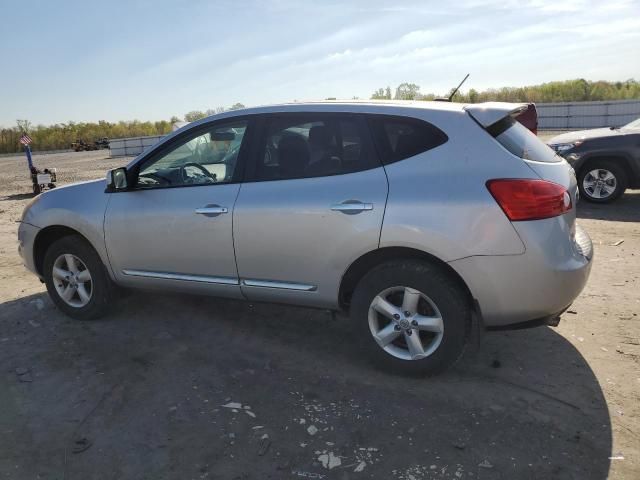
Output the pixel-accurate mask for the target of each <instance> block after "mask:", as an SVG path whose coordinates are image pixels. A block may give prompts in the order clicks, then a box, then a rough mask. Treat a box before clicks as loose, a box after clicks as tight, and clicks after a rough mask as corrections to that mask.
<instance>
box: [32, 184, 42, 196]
mask: <svg viewBox="0 0 640 480" xmlns="http://www.w3.org/2000/svg"><path fill="white" fill-rule="evenodd" d="M41 191H42V189H41V188H40V185H39V184H37V183H34V184H33V194H34V195H39V194H40V192H41Z"/></svg>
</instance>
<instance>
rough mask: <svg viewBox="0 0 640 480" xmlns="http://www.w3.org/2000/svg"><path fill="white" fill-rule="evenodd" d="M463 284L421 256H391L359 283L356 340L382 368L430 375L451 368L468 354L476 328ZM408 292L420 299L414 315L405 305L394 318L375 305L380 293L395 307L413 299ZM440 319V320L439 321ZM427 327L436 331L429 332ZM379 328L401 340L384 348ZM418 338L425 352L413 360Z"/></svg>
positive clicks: (355, 306) (353, 313) (354, 302)
mask: <svg viewBox="0 0 640 480" xmlns="http://www.w3.org/2000/svg"><path fill="white" fill-rule="evenodd" d="M458 283H459V282H457V281H456V280H455V279H454V278H453V277H452V276H451V275H450V274H449V273H448V272H446V271H445V270H443V269H442V268H441V267H439V266H437V265H432V264H429V263H426V262H421V261H416V260H398V261H390V262H386V263H383V264H381V265H379V266H377V267H375V268H373V269H372V270H371V271H369V272H368V273H367V274H366V275H365V276H364V277H363V278H362V279H361V280H360V282H359V283H358V285H357V287H356V289H355V292H354V294H353V298H352V302H351V317H352V322H353V325H354V330H355V334H356V341H357V342H358V343H359V344H360V347H361V348H362V350H363V351H364V352H365V353H366V354H367V355H368V357H369V358H370V359H371V360H372V361H373V362H374V363H375V364H376V365H377V366H379V367H381V368H384V369H388V370H393V371H396V372H400V373H405V374H412V375H424V376H430V375H436V374H438V373H441V372H443V371H445V370H446V369H447V368H449V367H451V366H452V365H454V364H455V363H456V362H457V361H458V359H459V358H460V357H461V356H462V354H463V352H464V350H465V347H466V344H467V339H468V336H469V332H470V325H471V308H470V302H469V298H468V295H467V294H466V292H465V291H464V290H463V289H462V288H461V287H460V286H459V284H458ZM407 288H408V290H407ZM400 289H402V290H400ZM416 292H417V293H416ZM405 297H407V298H416V297H417V298H418V300H417V307H416V308H414V309H413V310H414V311H413V312H409V313H412V315H410V316H405V315H404V311H403V309H402V308H399V311H396V310H393V311H394V312H397V313H396V315H399V316H400V318H399V319H397V318H396V319H395V320H391V317H390V316H389V315H388V314H386V315H383V314H381V313H379V310H380V309H382V310H385V309H386V307H379V306H378V307H373V304H374V302H375V303H376V304H377V303H378V302H379V300H378V299H379V298H383V299H384V300H386V301H387V302H388V303H390V304H391V306H392V307H394V308H397V307H398V306H400V307H402V306H405V305H408V304H410V303H411V301H409V302H408V304H405V303H404V299H405ZM416 314H417V315H421V316H417V315H416ZM429 317H431V318H429ZM437 318H439V319H440V320H439V321H438V320H434V319H437ZM412 319H420V327H418V326H417V325H416V324H417V323H418V321H417V320H415V322H416V323H415V324H411V323H410V322H412V321H413V320H412ZM403 320H404V321H403ZM425 320H426V321H425ZM407 322H409V323H410V326H407ZM427 324H428V325H427ZM414 326H415V328H414ZM423 326H428V327H429V330H431V331H423V330H422V328H423ZM385 328H386V329H387V330H385ZM391 329H393V330H394V332H392V331H391ZM438 329H440V331H439V332H437V330H438ZM374 330H377V331H378V332H379V337H383V336H385V335H389V337H387V338H391V337H393V336H395V339H394V340H393V341H392V342H390V343H387V346H386V347H383V346H381V345H380V344H379V343H378V341H376V339H375V338H374V333H373V332H374ZM409 330H411V331H412V333H408V332H409ZM385 332H386V333H385ZM416 335H417V336H416ZM416 339H417V340H419V341H420V344H421V347H423V352H424V354H425V355H424V356H422V357H421V358H417V359H412V358H409V357H411V356H413V355H412V352H410V351H409V343H407V341H411V342H414V341H416ZM382 343H384V342H382ZM415 351H416V350H415V349H414V353H415ZM418 351H420V350H418ZM419 355H420V354H419Z"/></svg>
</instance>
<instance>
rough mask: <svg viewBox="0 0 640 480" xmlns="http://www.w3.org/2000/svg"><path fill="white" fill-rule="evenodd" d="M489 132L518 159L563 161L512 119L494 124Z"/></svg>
mask: <svg viewBox="0 0 640 480" xmlns="http://www.w3.org/2000/svg"><path fill="white" fill-rule="evenodd" d="M487 132H489V134H491V136H492V137H493V138H495V139H496V140H497V141H498V143H500V145H502V146H503V147H504V148H506V149H507V150H509V151H510V152H511V153H513V154H514V155H515V156H516V157H520V158H523V159H525V160H533V161H534V162H545V163H556V162H559V161H561V160H562V159H561V158H560V157H559V156H557V155H556V153H555V152H554V151H553V150H552V149H551V148H549V147H548V146H547V145H545V144H544V142H542V141H541V140H540V139H538V137H537V136H535V135H534V134H533V133H532V132H531V131H530V130H529V129H528V128H526V127H525V126H524V125H522V124H521V123H519V122H517V121H515V120H514V119H513V118H511V117H506V118H503V119H502V120H500V121H499V122H497V123H494V124H493V125H491V126H490V127H489V128H487Z"/></svg>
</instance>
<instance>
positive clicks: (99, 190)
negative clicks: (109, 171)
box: [22, 180, 110, 271]
mask: <svg viewBox="0 0 640 480" xmlns="http://www.w3.org/2000/svg"><path fill="white" fill-rule="evenodd" d="M109 199H110V194H108V193H105V181H104V180H98V181H92V182H84V183H78V184H72V185H68V186H65V187H60V188H56V189H55V190H49V191H46V192H44V193H42V194H40V195H39V196H38V197H36V199H34V201H33V202H32V203H30V204H29V205H27V207H26V208H25V211H24V213H23V217H22V222H24V223H28V224H31V225H34V226H36V227H37V228H39V229H40V230H39V232H38V236H40V235H43V234H44V233H45V232H47V230H48V228H50V227H60V226H61V227H66V228H70V229H72V230H75V231H77V232H78V233H79V234H81V235H82V236H84V237H85V238H86V239H87V240H88V241H89V243H90V244H91V245H92V246H93V248H94V249H95V250H96V252H98V255H99V256H100V258H101V260H102V262H103V263H104V265H105V266H107V269H108V270H109V271H110V266H109V258H108V255H107V249H106V245H105V241H104V215H105V211H106V208H107V205H108V202H109ZM35 243H37V237H36V241H35Z"/></svg>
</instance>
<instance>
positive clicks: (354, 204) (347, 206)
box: [331, 200, 373, 215]
mask: <svg viewBox="0 0 640 480" xmlns="http://www.w3.org/2000/svg"><path fill="white" fill-rule="evenodd" d="M331 210H333V211H334V212H342V213H346V214H347V215H355V214H356V213H360V212H364V211H365V210H373V203H364V202H360V201H357V200H347V201H346V202H342V203H334V204H333V205H331Z"/></svg>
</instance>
